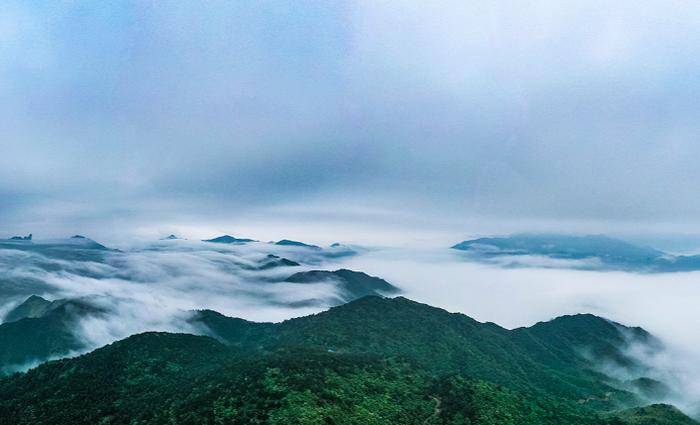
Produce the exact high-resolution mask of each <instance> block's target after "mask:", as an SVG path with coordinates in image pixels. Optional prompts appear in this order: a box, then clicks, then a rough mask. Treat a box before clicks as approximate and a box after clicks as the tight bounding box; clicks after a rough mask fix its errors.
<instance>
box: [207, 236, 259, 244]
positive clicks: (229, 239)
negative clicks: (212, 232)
mask: <svg viewBox="0 0 700 425" xmlns="http://www.w3.org/2000/svg"><path fill="white" fill-rule="evenodd" d="M203 242H211V243H224V244H245V243H248V242H255V240H253V239H247V238H237V237H235V236H231V235H223V236H218V237H216V238H213V239H204V240H203Z"/></svg>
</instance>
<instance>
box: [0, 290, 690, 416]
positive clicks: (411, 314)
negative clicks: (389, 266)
mask: <svg viewBox="0 0 700 425" xmlns="http://www.w3.org/2000/svg"><path fill="white" fill-rule="evenodd" d="M191 322H192V324H193V326H195V327H196V328H198V329H199V330H200V331H201V332H203V333H208V334H210V335H212V336H214V337H215V338H211V337H207V336H194V335H188V334H168V333H153V332H152V333H146V334H140V335H135V336H132V337H129V338H127V339H125V340H122V341H118V342H116V343H113V344H111V345H108V346H105V347H103V348H100V349H98V350H95V351H94V352H92V353H89V354H86V355H83V356H80V357H77V358H73V359H65V360H59V361H53V362H49V363H47V364H45V365H42V366H40V367H38V368H35V369H32V370H30V371H29V372H27V373H25V374H15V375H13V376H11V377H9V378H5V379H3V380H0V424H3V425H4V424H59V423H71V424H93V423H101V424H127V423H128V424H132V423H138V424H173V423H175V424H228V423H230V424H268V423H269V424H294V423H297V424H325V423H333V424H396V423H401V424H451V425H456V424H464V425H466V424H469V425H474V424H484V425H486V424H499V425H500V424H512V425H521V424H526V425H527V424H531V425H546V424H552V425H553V424H581V425H588V424H590V425H621V424H622V425H628V424H629V425H631V424H638V423H639V424H641V423H650V424H651V423H655V424H662V425H672V424H680V423H683V424H686V423H687V424H693V423H696V422H694V421H693V420H692V419H690V418H687V417H686V416H684V415H683V414H682V413H681V412H679V411H678V410H676V409H672V408H663V407H650V408H644V409H633V410H625V411H624V412H622V413H620V414H617V413H615V412H617V411H621V409H624V408H631V407H633V406H640V405H642V404H643V403H645V400H643V398H642V397H641V396H640V395H638V394H635V393H633V392H631V391H629V389H628V388H626V387H625V386H624V385H623V383H622V382H619V381H616V380H615V379H613V378H611V377H609V376H606V375H604V374H603V373H602V372H601V371H598V370H596V365H595V361H600V360H601V359H605V361H606V362H616V363H617V364H618V365H619V366H620V368H627V370H629V371H630V374H633V373H636V372H638V371H640V370H643V368H642V367H641V365H639V364H638V362H636V361H635V360H634V359H633V358H631V357H629V356H627V354H626V349H625V348H626V346H627V344H629V343H631V342H634V343H648V344H650V345H651V346H652V347H653V346H654V345H655V344H658V343H657V342H656V341H655V340H654V339H653V337H652V336H651V335H649V334H648V333H646V332H645V331H643V330H641V329H639V328H626V327H624V326H622V325H619V324H616V323H613V322H610V321H608V320H606V319H602V318H599V317H596V316H592V315H575V316H564V317H561V318H558V319H555V320H552V321H549V322H542V323H538V324H536V325H534V326H532V327H529V328H519V329H515V330H507V329H504V328H501V327H499V326H497V325H495V324H492V323H481V322H478V321H476V320H474V319H472V318H469V317H468V316H465V315H463V314H457V313H449V312H447V311H445V310H442V309H438V308H434V307H430V306H428V305H425V304H420V303H417V302H414V301H411V300H408V299H405V298H401V297H397V298H393V299H389V298H380V297H374V296H370V297H365V298H361V299H358V300H356V301H353V302H350V303H348V304H345V305H342V306H338V307H334V308H331V309H330V310H328V311H325V312H322V313H319V314H315V315H311V316H306V317H301V318H297V319H291V320H287V321H285V322H282V323H278V324H273V323H255V322H249V321H246V320H242V319H236V318H231V317H226V316H223V315H221V314H219V313H216V312H213V311H210V310H203V311H198V312H194V313H193V315H192V318H191ZM596 335H597V336H596ZM217 340H218V341H217ZM584 347H585V348H586V349H587V351H586V352H587V353H588V354H590V353H595V355H596V356H598V358H597V359H591V358H589V357H587V355H581V353H582V349H583V348H584ZM679 418H682V421H684V422H678V421H679V420H680V419H679ZM644 421H646V422H644ZM649 421H651V422H649ZM654 421H656V422H654Z"/></svg>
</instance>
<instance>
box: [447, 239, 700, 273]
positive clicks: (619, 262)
mask: <svg viewBox="0 0 700 425" xmlns="http://www.w3.org/2000/svg"><path fill="white" fill-rule="evenodd" d="M452 249H456V250H460V251H463V252H465V253H466V254H468V257H467V258H468V259H471V260H476V261H486V262H496V261H498V260H499V258H500V259H504V260H506V263H505V264H507V265H509V266H527V265H528V264H529V262H528V260H527V259H525V258H523V257H525V256H540V257H547V258H550V259H553V260H564V261H567V262H566V263H560V264H559V265H557V264H556V263H555V264H554V265H549V266H550V267H557V266H558V267H567V268H577V269H611V270H625V271H636V272H680V271H692V270H700V256H697V255H691V256H683V255H672V254H668V253H666V252H663V251H660V250H657V249H653V248H649V247H644V246H637V245H633V244H631V243H628V242H624V241H621V240H617V239H613V238H609V237H607V236H602V235H588V236H571V235H555V234H544V235H539V234H519V235H512V236H507V237H493V238H479V239H472V240H467V241H463V242H460V243H458V244H456V245H454V246H452Z"/></svg>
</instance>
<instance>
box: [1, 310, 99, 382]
mask: <svg viewBox="0 0 700 425" xmlns="http://www.w3.org/2000/svg"><path fill="white" fill-rule="evenodd" d="M30 299H31V297H30ZM30 304H32V305H33V304H34V301H30ZM41 305H42V306H43V307H42V310H43V313H41V314H39V313H40V312H39V311H38V310H32V311H31V312H30V311H28V310H25V309H20V310H21V311H20V312H19V313H18V314H25V313H32V314H33V315H34V316H38V317H25V318H21V319H19V320H15V321H11V322H6V323H3V324H1V325H0V376H3V375H5V374H7V373H11V372H13V371H15V370H21V369H24V368H26V367H27V366H31V365H33V364H38V363H41V362H45V361H46V360H48V359H51V358H57V357H62V356H66V355H69V354H71V353H72V352H76V351H82V350H84V349H85V344H84V342H83V341H82V340H81V339H80V338H79V337H78V336H77V335H76V334H75V333H74V329H75V326H76V323H77V321H78V320H79V319H80V318H82V317H85V316H88V315H99V314H101V313H103V311H102V310H101V309H100V308H98V307H95V306H93V305H91V304H90V303H88V302H87V301H85V300H80V299H76V300H57V301H54V302H51V303H50V305H45V304H44V303H41Z"/></svg>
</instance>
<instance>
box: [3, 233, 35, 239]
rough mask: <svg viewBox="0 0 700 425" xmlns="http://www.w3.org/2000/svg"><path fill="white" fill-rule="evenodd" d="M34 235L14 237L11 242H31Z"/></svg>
mask: <svg viewBox="0 0 700 425" xmlns="http://www.w3.org/2000/svg"><path fill="white" fill-rule="evenodd" d="M32 237H33V235H32V234H31V233H30V234H28V235H27V236H12V237H11V238H10V239H9V240H11V241H31V240H32Z"/></svg>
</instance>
